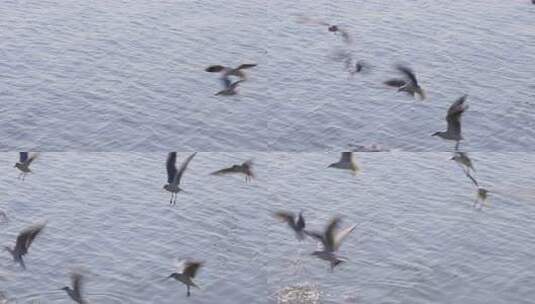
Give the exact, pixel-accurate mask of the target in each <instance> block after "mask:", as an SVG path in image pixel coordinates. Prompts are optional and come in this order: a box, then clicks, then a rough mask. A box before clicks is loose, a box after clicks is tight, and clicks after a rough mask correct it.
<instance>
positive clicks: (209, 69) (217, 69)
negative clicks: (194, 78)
mask: <svg viewBox="0 0 535 304" xmlns="http://www.w3.org/2000/svg"><path fill="white" fill-rule="evenodd" d="M224 69H225V67H224V66H222V65H211V66H209V67H207V68H206V69H205V71H206V72H210V73H216V72H221V71H223V70H224Z"/></svg>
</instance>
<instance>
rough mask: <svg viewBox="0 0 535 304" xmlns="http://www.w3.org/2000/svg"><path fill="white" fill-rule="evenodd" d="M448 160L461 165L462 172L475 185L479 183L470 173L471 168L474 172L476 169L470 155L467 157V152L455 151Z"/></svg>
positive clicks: (477, 185)
mask: <svg viewBox="0 0 535 304" xmlns="http://www.w3.org/2000/svg"><path fill="white" fill-rule="evenodd" d="M450 160H454V161H455V162H456V163H457V164H459V166H461V168H462V169H463V171H464V174H465V175H466V176H467V177H468V178H470V179H471V180H472V182H473V183H474V185H476V187H479V184H478V183H477V181H476V179H475V178H474V177H473V176H472V174H470V170H472V171H473V172H476V170H475V169H474V165H473V164H472V160H471V159H470V157H468V154H467V153H465V152H455V154H454V155H453V157H452V158H450Z"/></svg>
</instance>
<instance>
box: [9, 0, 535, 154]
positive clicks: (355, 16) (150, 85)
mask: <svg viewBox="0 0 535 304" xmlns="http://www.w3.org/2000/svg"><path fill="white" fill-rule="evenodd" d="M299 15H304V16H309V17H313V18H318V19H321V20H325V21H327V22H332V23H336V24H340V25H342V26H346V28H348V29H349V31H350V33H351V35H352V36H353V37H354V40H355V44H354V45H353V46H351V47H350V48H348V47H346V46H345V45H344V44H343V43H342V42H341V41H340V39H339V38H340V37H336V36H334V35H331V33H329V32H327V30H326V28H324V27H320V26H313V25H304V24H299V23H297V22H296V20H297V17H298V16H299ZM534 16H535V6H533V5H532V4H530V3H529V1H528V0H526V1H524V0H513V1H499V0H470V1H468V0H459V1H454V2H452V1H425V0H418V1H406V0H393V1H380V0H372V1H354V0H341V1H336V2H332V1H325V0H318V1H309V0H306V1H305V0H299V1H280V0H272V1H268V2H265V1H236V0H227V1H221V0H213V1H206V0H204V1H194V0H158V1H126V0H125V1H103V0H96V1H79V0H67V1H58V0H46V1H43V0H39V1H36V0H23V1H20V0H6V1H3V2H2V6H1V7H0V28H1V30H0V34H1V36H0V37H1V38H2V39H0V51H1V55H2V56H0V100H1V104H2V106H1V107H0V129H1V130H2V131H1V133H0V135H1V138H2V143H0V148H1V149H3V150H14V149H22V148H25V149H30V148H31V149H34V150H35V149H40V150H69V149H71V150H72V149H75V150H91V151H96V150H98V151H110V150H137V151H155V150H166V149H169V148H171V147H176V146H180V147H182V149H189V150H203V151H236V150H240V151H245V150H257V151H259V150H267V149H270V150H279V151H312V150H313V151H320V150H325V149H340V148H347V146H348V145H349V144H371V143H378V144H381V145H384V146H387V147H389V148H391V149H401V150H410V151H421V150H425V151H436V150H441V151H444V150H449V149H451V148H452V145H451V144H449V143H446V142H443V141H441V140H439V139H437V138H434V137H431V136H429V135H430V134H432V133H433V132H434V131H437V130H440V129H443V128H445V121H444V119H443V118H444V115H445V112H446V110H447V107H448V106H449V104H450V103H451V102H452V101H453V100H455V99H456V98H457V97H459V96H460V95H462V94H469V96H470V98H469V104H470V110H469V111H468V112H467V113H466V114H465V117H464V123H465V129H464V133H465V137H466V142H465V143H464V147H465V148H466V149H468V150H478V151H496V150H500V151H527V150H532V148H533V147H535V133H534V131H533V130H534V129H535V128H534V123H533V121H534V117H535V112H534V108H535V107H534V106H533V102H534V100H535V98H534V97H535V84H533V74H534V73H535V55H534V54H535V52H534V50H535V27H534V26H533V20H534ZM340 50H344V51H352V52H353V53H354V56H355V58H358V59H364V60H366V61H367V62H369V63H370V64H371V65H373V69H372V70H371V71H370V73H369V74H366V75H364V74H363V75H356V76H355V77H353V78H349V77H348V74H347V73H345V72H344V71H343V68H342V63H340V62H335V61H334V60H333V58H332V57H333V54H334V53H336V52H339V51H340ZM246 62H255V63H258V64H259V65H258V67H256V68H254V69H251V70H250V71H249V72H250V73H249V76H250V77H249V81H248V82H246V83H244V84H243V85H242V88H241V89H242V90H241V93H240V95H238V96H234V97H228V98H220V97H216V96H213V94H214V93H215V92H217V91H219V89H220V83H219V80H218V79H217V75H212V74H209V73H206V72H204V71H203V69H204V68H205V67H206V66H207V65H210V64H225V65H230V66H235V65H238V64H239V63H246ZM397 62H405V63H408V64H410V65H411V66H412V67H413V68H414V69H415V70H416V71H417V74H418V76H419V79H420V81H421V83H422V85H423V86H424V87H425V88H426V89H427V92H428V95H429V99H428V100H427V101H425V102H416V101H413V100H411V99H410V98H407V97H406V96H403V95H399V94H396V93H395V92H394V90H391V89H387V88H384V87H383V85H382V84H381V83H382V82H383V81H384V80H386V79H388V78H390V77H391V76H394V75H395V73H394V71H393V68H392V65H393V64H394V63H397Z"/></svg>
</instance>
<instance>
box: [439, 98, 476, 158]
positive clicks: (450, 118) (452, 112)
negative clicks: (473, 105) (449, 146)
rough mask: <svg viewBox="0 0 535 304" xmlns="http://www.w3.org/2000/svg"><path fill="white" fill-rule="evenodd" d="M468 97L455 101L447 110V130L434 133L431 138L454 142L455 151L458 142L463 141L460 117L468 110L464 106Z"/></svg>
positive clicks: (457, 147)
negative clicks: (436, 137) (435, 137)
mask: <svg viewBox="0 0 535 304" xmlns="http://www.w3.org/2000/svg"><path fill="white" fill-rule="evenodd" d="M467 97H468V95H464V96H462V97H460V98H459V99H457V100H456V101H455V102H454V103H453V104H452V105H451V106H450V108H449V109H448V114H447V115H446V121H447V122H448V129H447V130H446V131H445V132H435V133H433V134H432V136H438V137H440V138H443V139H447V140H454V141H456V142H457V143H456V145H455V150H458V149H459V142H460V141H461V140H463V136H462V135H461V116H462V114H463V113H464V111H466V109H468V106H467V105H465V104H464V102H465V101H466V98H467Z"/></svg>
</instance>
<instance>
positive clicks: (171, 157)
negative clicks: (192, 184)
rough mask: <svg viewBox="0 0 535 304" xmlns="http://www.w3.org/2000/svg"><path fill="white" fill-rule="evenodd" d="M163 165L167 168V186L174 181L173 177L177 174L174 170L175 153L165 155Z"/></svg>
mask: <svg viewBox="0 0 535 304" xmlns="http://www.w3.org/2000/svg"><path fill="white" fill-rule="evenodd" d="M165 165H166V167H167V182H168V183H169V184H172V183H173V181H174V180H175V176H176V173H177V170H176V152H169V154H168V155H167V161H166V162H165Z"/></svg>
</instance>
